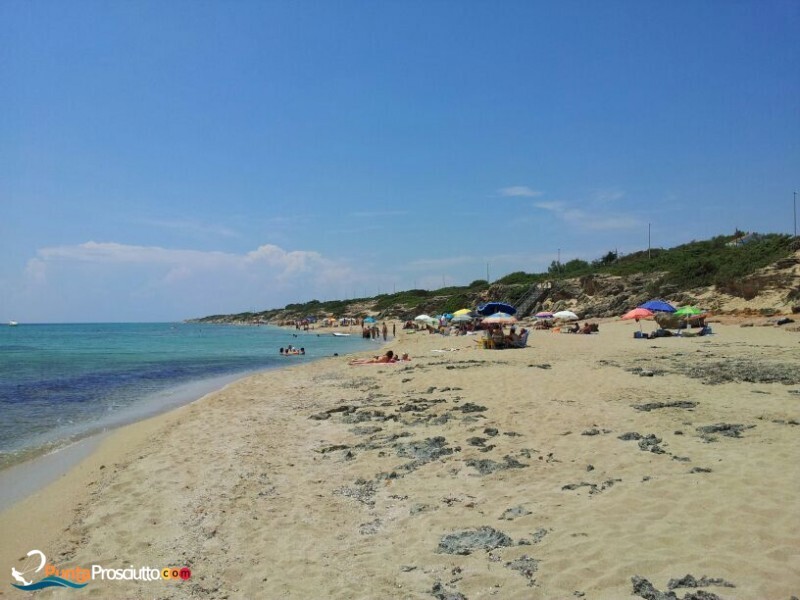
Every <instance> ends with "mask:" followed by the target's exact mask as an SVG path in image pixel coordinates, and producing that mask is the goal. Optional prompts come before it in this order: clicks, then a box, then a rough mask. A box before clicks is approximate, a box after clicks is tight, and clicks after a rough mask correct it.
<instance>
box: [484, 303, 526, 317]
mask: <svg viewBox="0 0 800 600" xmlns="http://www.w3.org/2000/svg"><path fill="white" fill-rule="evenodd" d="M498 312H503V313H506V314H507V315H513V314H515V313H516V312H517V309H516V308H514V307H513V306H511V305H510V304H506V303H505V302H487V303H486V304H484V305H482V306H479V307H478V314H479V315H484V316H487V315H492V314H494V313H498Z"/></svg>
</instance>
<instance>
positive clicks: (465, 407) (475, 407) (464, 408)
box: [452, 402, 488, 413]
mask: <svg viewBox="0 0 800 600" xmlns="http://www.w3.org/2000/svg"><path fill="white" fill-rule="evenodd" d="M452 410H453V411H460V412H463V413H471V412H483V411H485V410H488V409H487V408H486V407H485V406H481V405H480V404H474V403H473V402H465V403H464V404H462V405H461V406H457V407H456V408H454V409H452Z"/></svg>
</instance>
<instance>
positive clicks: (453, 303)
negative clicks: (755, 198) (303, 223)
mask: <svg viewBox="0 0 800 600" xmlns="http://www.w3.org/2000/svg"><path fill="white" fill-rule="evenodd" d="M742 238H744V241H745V243H741V244H734V243H733V242H734V241H735V240H741V239H742ZM797 246H798V242H797V240H796V239H794V238H792V237H791V236H788V235H780V234H766V235H759V234H751V235H749V236H747V237H744V235H743V234H742V233H741V232H737V233H736V234H735V235H729V236H717V237H714V238H712V239H710V240H704V241H692V242H689V243H687V244H682V245H680V246H676V247H674V248H669V249H662V248H653V249H650V250H641V251H639V252H634V253H632V254H628V255H625V256H618V255H617V253H616V252H614V251H609V252H608V253H606V254H605V255H603V256H602V257H600V258H598V259H597V260H594V261H592V262H587V261H585V260H581V259H573V260H570V261H568V262H565V263H561V264H559V263H557V262H556V261H553V262H552V263H551V264H550V266H549V268H548V270H547V271H546V272H544V273H526V272H524V271H516V272H514V273H509V274H508V275H505V276H503V277H501V278H499V279H497V280H496V281H495V282H494V283H493V284H491V285H490V284H489V282H488V281H485V280H482V279H478V280H475V281H473V282H472V283H470V284H469V285H468V286H451V287H446V288H441V289H438V290H420V289H413V290H405V291H401V292H396V293H393V294H381V295H378V296H376V297H374V298H359V299H352V300H328V301H319V300H311V301H310V302H304V303H295V304H289V305H287V306H286V307H284V308H282V309H271V310H266V311H263V312H257V313H241V314H236V315H215V316H211V317H204V318H202V319H197V320H198V321H203V322H233V323H252V322H258V321H262V322H266V321H271V320H281V319H297V318H304V317H307V316H312V315H313V316H316V317H327V316H334V317H341V316H353V317H357V316H363V315H364V314H366V311H367V310H369V311H370V312H377V313H380V314H381V315H386V316H396V317H401V318H402V317H409V316H411V315H413V314H418V313H419V312H424V311H426V310H427V311H430V312H435V313H437V314H438V313H441V312H453V311H456V310H458V309H460V308H465V307H474V306H475V304H476V303H478V302H479V301H480V299H481V297H485V295H486V294H487V293H489V292H490V291H491V290H492V289H495V290H497V289H502V290H504V291H505V293H506V294H507V297H506V298H505V299H506V300H514V299H517V298H520V297H522V296H523V295H524V294H525V293H526V292H527V290H529V289H530V288H531V286H533V285H535V284H537V283H542V282H544V281H551V280H558V279H572V278H581V277H586V276H589V275H604V274H605V275H616V276H622V277H625V276H634V275H637V274H650V275H653V274H656V275H658V277H657V279H656V280H655V281H654V283H652V284H651V285H650V286H649V288H648V291H649V292H650V293H652V294H653V295H661V294H666V293H669V292H680V291H685V290H689V289H693V288H698V287H704V286H711V285H713V286H716V288H717V289H718V290H720V291H723V292H726V293H728V294H732V295H737V296H741V297H744V298H748V297H753V296H754V295H755V294H757V292H758V286H757V285H756V284H754V283H753V282H748V281H747V280H746V278H747V277H748V276H750V275H752V274H753V273H755V271H757V270H758V269H761V268H763V267H766V266H768V265H770V264H773V263H775V262H776V261H779V260H781V259H783V258H786V257H788V256H790V255H791V254H792V253H793V252H794V250H796V249H797ZM493 299H494V298H493Z"/></svg>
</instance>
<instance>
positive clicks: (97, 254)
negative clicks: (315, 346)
mask: <svg viewBox="0 0 800 600" xmlns="http://www.w3.org/2000/svg"><path fill="white" fill-rule="evenodd" d="M367 277H368V275H367V274H364V273H362V272H361V271H359V270H358V269H354V268H352V267H351V265H350V264H349V263H348V262H347V261H342V260H334V259H331V258H328V257H326V256H323V255H322V254H320V253H318V252H313V251H307V250H286V249H284V248H281V247H279V246H276V245H274V244H265V245H262V246H259V247H258V248H255V249H254V250H251V251H249V252H245V253H241V254H239V253H230V252H215V251H209V252H207V251H200V250H191V249H171V248H163V247H158V246H136V245H128V244H120V243H116V242H86V243H83V244H77V245H70V246H54V247H47V248H41V249H40V250H38V252H37V253H36V256H35V257H33V258H31V259H30V260H29V261H28V264H27V267H26V282H27V285H25V286H24V287H25V288H26V291H25V293H27V294H29V296H30V297H31V298H37V297H44V296H50V295H52V296H59V297H62V298H64V299H65V300H64V302H63V303H62V304H64V305H65V306H66V302H67V301H66V298H71V299H72V306H71V310H72V311H73V312H74V313H76V314H77V313H78V311H80V310H81V308H80V307H81V306H82V305H83V304H88V305H91V303H92V298H89V297H88V296H89V295H95V296H96V295H97V294H98V293H102V294H103V297H104V299H103V306H113V307H115V311H116V312H115V314H118V315H124V314H125V311H127V312H128V314H130V313H131V311H132V310H134V308H132V307H138V306H140V305H141V303H142V302H141V301H140V299H142V298H146V299H147V303H148V304H151V305H153V306H159V307H161V310H165V308H164V307H167V306H169V307H171V310H173V311H174V312H175V313H177V314H181V315H184V316H191V315H202V314H213V313H214V312H218V311H219V310H227V311H228V312H230V311H234V310H236V308H237V307H247V308H249V307H262V308H272V307H275V306H283V305H284V304H286V302H288V301H297V300H298V299H311V298H314V297H318V298H326V297H335V296H336V292H337V291H338V290H340V289H343V287H344V286H347V287H352V286H353V285H361V284H362V283H363V282H364V281H365V280H367ZM344 289H346V288H344ZM210 290H214V293H209V291H210ZM95 301H96V298H95Z"/></svg>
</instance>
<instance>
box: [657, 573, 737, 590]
mask: <svg viewBox="0 0 800 600" xmlns="http://www.w3.org/2000/svg"><path fill="white" fill-rule="evenodd" d="M710 585H714V586H718V587H730V588H734V587H736V586H735V585H734V584H732V583H731V582H729V581H725V580H724V579H721V578H718V577H706V576H705V575H703V576H702V577H701V578H700V579H695V578H694V577H693V576H692V575H686V576H685V577H681V578H680V579H670V580H669V583H668V584H667V587H668V588H669V589H671V590H675V589H678V588H698V587H708V586H710Z"/></svg>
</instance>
